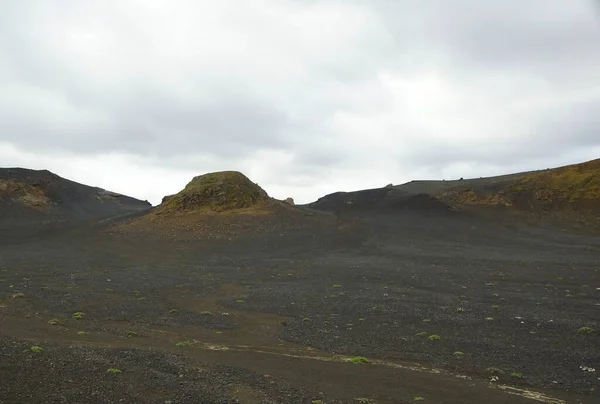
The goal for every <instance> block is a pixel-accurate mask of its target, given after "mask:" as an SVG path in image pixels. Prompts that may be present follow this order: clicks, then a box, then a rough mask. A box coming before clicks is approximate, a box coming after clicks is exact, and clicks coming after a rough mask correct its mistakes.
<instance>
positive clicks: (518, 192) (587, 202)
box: [440, 159, 600, 211]
mask: <svg viewBox="0 0 600 404" xmlns="http://www.w3.org/2000/svg"><path fill="white" fill-rule="evenodd" d="M440 199H442V200H446V201H449V202H452V203H453V204H455V205H480V206H482V205H489V206H499V205H500V206H506V207H515V208H517V209H519V210H531V211H539V210H542V211H544V210H556V209H558V210H563V209H568V210H578V211H598V208H600V159H598V160H592V161H588V162H585V163H581V164H574V165H569V166H565V167H559V168H554V169H549V170H542V171H536V172H533V173H527V174H523V175H520V176H516V177H513V178H510V179H507V180H501V181H494V182H492V181H490V182H486V181H485V179H484V180H483V181H482V182H481V183H477V184H473V185H466V186H460V185H458V186H456V187H454V188H453V189H450V190H449V191H446V192H444V193H442V194H441V195H440Z"/></svg>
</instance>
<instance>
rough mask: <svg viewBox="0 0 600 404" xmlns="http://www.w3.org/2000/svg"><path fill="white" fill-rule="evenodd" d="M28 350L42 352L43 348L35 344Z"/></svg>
mask: <svg viewBox="0 0 600 404" xmlns="http://www.w3.org/2000/svg"><path fill="white" fill-rule="evenodd" d="M29 350H30V351H31V352H33V353H35V354H41V353H44V348H42V347H41V346H37V345H34V346H32V347H31V348H29Z"/></svg>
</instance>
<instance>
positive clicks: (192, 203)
mask: <svg viewBox="0 0 600 404" xmlns="http://www.w3.org/2000/svg"><path fill="white" fill-rule="evenodd" d="M330 221H331V218H327V219H325V220H324V219H323V215H319V214H316V213H315V212H312V211H306V210H303V209H300V208H296V207H294V206H292V205H290V204H289V203H285V202H283V201H278V200H276V199H273V198H271V197H269V195H268V194H267V192H265V190H263V189H262V188H261V187H260V186H258V184H255V183H254V182H252V181H251V180H250V179H249V178H248V177H246V176H245V175H244V174H242V173H240V172H237V171H221V172H215V173H208V174H204V175H200V176H197V177H194V178H193V179H192V180H191V181H190V182H189V183H188V184H187V185H186V187H185V188H184V189H183V190H181V191H180V192H178V193H177V194H175V195H168V196H165V197H164V198H163V201H162V203H161V204H160V205H159V206H158V207H156V208H155V209H153V210H152V211H150V212H149V213H147V214H145V215H143V216H141V217H137V218H134V219H132V220H127V221H124V222H122V223H118V224H116V225H115V226H113V227H112V228H111V231H112V232H113V233H118V234H145V235H148V236H155V237H159V238H164V237H167V238H176V239H199V238H200V239H233V238H238V237H250V238H252V237H253V236H257V235H261V234H268V233H278V234H283V233H285V232H287V231H292V230H299V229H304V228H307V227H311V226H314V225H315V224H318V225H321V224H324V223H323V222H328V223H329V222H330Z"/></svg>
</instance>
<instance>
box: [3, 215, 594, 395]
mask: <svg viewBox="0 0 600 404" xmlns="http://www.w3.org/2000/svg"><path fill="white" fill-rule="evenodd" d="M323 217H324V219H323V220H322V221H321V222H320V223H319V224H314V225H310V226H297V225H294V223H296V221H297V220H300V219H298V218H297V217H293V218H290V219H289V220H290V223H291V224H290V226H291V228H292V229H293V230H290V231H282V226H283V227H285V223H284V224H282V223H281V222H279V223H278V224H277V226H276V228H273V229H272V231H269V229H268V226H265V227H267V228H261V231H260V232H255V233H253V234H252V236H245V237H238V238H231V237H228V239H225V240H223V239H219V238H218V237H216V238H206V239H203V238H198V237H189V238H186V236H185V235H182V236H181V237H177V238H169V239H162V238H160V237H154V236H152V235H149V234H148V233H147V232H139V231H129V232H128V231H123V227H122V226H120V227H119V231H117V232H114V231H111V230H110V229H111V228H112V227H110V228H109V227H106V226H113V224H112V223H108V224H105V227H97V226H91V227H82V228H78V229H75V230H69V231H64V232H58V233H53V234H48V235H44V236H38V237H33V238H28V239H23V240H21V241H19V242H16V241H15V240H11V239H10V238H4V239H2V240H0V321H1V322H2V327H0V354H1V360H0V376H1V377H2V383H1V386H0V402H2V403H22V402H28V403H29V402H31V403H54V402H56V403H59V402H68V403H110V402H115V403H118V402H124V403H138V402H140V403H142V402H143V403H169V402H170V403H188V402H190V403H234V402H241V403H270V402H272V403H312V402H317V403H318V402H319V401H315V400H323V402H325V403H351V402H352V403H356V402H365V403H366V402H373V403H402V402H407V403H408V402H413V401H414V400H415V397H423V398H424V399H425V400H427V402H432V403H478V402H481V400H482V399H484V400H486V401H489V402H490V403H493V404H496V403H505V402H506V403H509V402H510V403H515V402H533V401H531V400H528V399H525V398H522V397H521V396H519V395H510V394H507V393H506V390H502V389H500V388H498V386H508V387H510V388H518V389H532V390H535V391H539V392H543V393H544V394H546V395H548V396H553V397H557V398H560V399H563V400H565V402H568V403H571V402H574V403H575V402H582V403H588V402H589V403H593V402H598V401H599V400H600V392H599V387H600V379H599V376H600V373H599V372H600V337H599V334H598V331H600V239H599V238H598V237H591V236H579V235H572V234H568V233H565V232H563V231H560V230H558V229H551V228H544V229H543V231H541V230H540V229H539V228H527V227H520V226H517V225H516V224H514V223H513V224H510V226H508V225H506V224H502V223H496V222H491V221H488V220H483V219H477V218H474V217H472V216H468V215H463V214H457V213H454V212H450V213H449V212H440V213H439V214H435V213H431V212H427V213H411V212H405V213H402V214H397V215H391V214H388V215H385V216H376V215H372V216H368V217H363V218H356V217H353V218H349V217H348V218H346V217H342V218H334V217H325V216H323ZM230 220H235V219H230ZM312 220H313V221H318V220H320V219H319V217H317V218H316V219H314V218H313V219H312ZM244 226H246V227H247V222H245V223H244ZM227 231H228V232H230V231H231V226H229V227H228V230H227ZM215 232H218V230H215ZM208 233H209V234H213V233H214V232H208ZM228 234H229V233H228ZM77 312H81V313H84V314H83V315H82V316H74V313H77ZM74 317H82V318H79V319H77V318H74ZM582 327H590V328H591V329H594V330H597V331H596V332H592V333H589V334H588V333H586V332H584V331H585V330H587V329H586V328H584V329H583V330H582V331H580V329H581V328H582ZM83 332H85V334H84V333H83ZM438 337H439V338H438ZM178 342H179V343H181V342H187V345H189V346H176V344H177V343H178ZM34 345H35V346H40V347H42V349H43V350H44V351H43V352H42V353H34V352H32V351H31V346H34ZM184 345H185V344H184ZM356 356H364V357H365V358H367V360H368V361H369V362H371V363H370V364H353V363H345V361H346V359H345V358H347V357H356ZM109 368H114V369H119V370H121V371H122V373H120V374H112V373H109V372H108V369H109ZM417 368H419V369H420V370H415V369H417ZM433 368H435V369H439V370H438V371H434V372H432V371H430V370H431V369H433ZM428 369H429V370H428ZM591 369H597V372H593V371H591ZM436 372H437V373H436ZM492 378H494V381H493V382H492V381H491V380H490V379H492ZM496 378H497V379H496ZM399 380H401V381H403V382H399ZM515 391H517V392H518V390H515ZM361 400H362V401H361ZM367 400H371V401H367ZM519 400H522V401H519ZM546 402H552V401H548V400H547V401H546ZM553 402H554V403H559V402H560V401H553Z"/></svg>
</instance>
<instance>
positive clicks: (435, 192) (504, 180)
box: [306, 159, 600, 224]
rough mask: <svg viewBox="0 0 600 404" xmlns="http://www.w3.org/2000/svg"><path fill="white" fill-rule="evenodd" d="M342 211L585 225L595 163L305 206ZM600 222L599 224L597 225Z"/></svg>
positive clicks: (598, 192) (597, 196) (416, 185)
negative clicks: (487, 213)
mask: <svg viewBox="0 0 600 404" xmlns="http://www.w3.org/2000/svg"><path fill="white" fill-rule="evenodd" d="M306 206H307V207H309V208H313V209H319V210H326V211H335V212H345V211H356V212H360V211H362V212H366V211H369V212H382V213H383V212H390V211H395V210H398V208H400V207H402V208H403V209H404V210H406V209H412V210H414V211H419V210H420V211H422V210H428V211H432V210H433V211H444V210H447V211H450V210H473V209H475V210H479V211H481V210H482V209H486V210H490V209H493V210H495V211H498V210H502V211H506V212H514V213H524V214H528V215H530V216H531V215H532V214H533V215H534V216H537V217H546V216H547V217H550V216H554V217H559V216H560V217H563V218H568V219H569V220H577V221H582V222H586V223H591V222H595V221H598V217H599V216H600V159H598V160H593V161H589V162H585V163H581V164H574V165H569V166H565V167H559V168H554V169H547V170H540V171H531V172H523V173H516V174H509V175H503V176H497V177H489V178H477V179H467V180H456V181H411V182H408V183H406V184H402V185H397V186H387V187H385V188H378V189H370V190H362V191H356V192H338V193H334V194H330V195H327V196H325V197H323V198H320V199H319V200H317V201H316V202H313V203H311V204H308V205H306ZM598 224H600V223H598Z"/></svg>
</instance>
